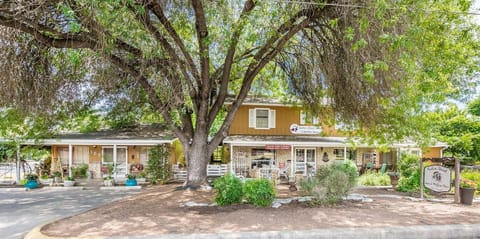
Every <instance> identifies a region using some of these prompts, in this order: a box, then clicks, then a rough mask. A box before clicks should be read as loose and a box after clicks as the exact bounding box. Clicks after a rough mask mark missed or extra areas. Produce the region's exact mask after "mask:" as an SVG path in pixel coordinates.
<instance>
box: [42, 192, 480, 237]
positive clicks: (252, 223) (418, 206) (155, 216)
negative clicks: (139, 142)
mask: <svg viewBox="0 0 480 239" xmlns="http://www.w3.org/2000/svg"><path fill="white" fill-rule="evenodd" d="M177 186H178V185H166V186H152V187H149V188H147V189H146V190H145V191H144V192H143V193H140V194H137V195H134V196H131V197H128V198H126V199H124V200H121V201H118V202H114V203H111V204H108V205H106V206H104V207H101V208H98V209H95V210H92V211H88V212H85V213H83V214H80V215H77V216H74V217H70V218H67V219H64V220H60V221H58V222H55V223H52V224H50V225H48V226H46V227H44V228H43V230H42V232H43V233H45V234H46V235H49V236H120V235H121V236H129V235H151V234H169V233H217V232H241V231H279V230H308V229H318V228H332V227H336V228H342V227H385V226H409V225H444V224H472V223H478V222H480V207H479V205H474V206H463V205H457V204H453V203H446V202H441V203H438V202H436V203H435V202H426V201H422V202H417V201H412V200H409V199H406V198H404V197H402V196H404V195H405V194H402V193H398V192H389V191H387V190H385V189H360V190H355V193H361V194H365V195H372V199H373V202H370V203H362V202H355V201H346V202H343V203H340V204H339V205H335V206H329V207H316V206H311V205H310V204H308V203H299V202H294V203H292V204H289V205H283V206H281V207H280V208H278V209H274V208H256V207H254V206H252V205H246V204H242V205H233V206H227V207H217V206H209V207H182V205H183V204H184V203H186V202H196V203H212V201H213V193H212V192H204V191H181V190H175V188H176V187H177ZM279 194H280V195H284V196H294V195H292V193H290V192H284V191H282V192H280V193H279ZM382 194H388V195H392V194H395V195H396V197H382ZM373 195H375V197H373Z"/></svg>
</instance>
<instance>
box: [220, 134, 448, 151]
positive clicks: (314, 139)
mask: <svg viewBox="0 0 480 239" xmlns="http://www.w3.org/2000/svg"><path fill="white" fill-rule="evenodd" d="M352 140H353V142H356V143H355V147H357V148H371V147H377V146H378V145H368V144H365V143H361V141H360V140H358V139H357V140H355V139H348V138H346V137H320V136H301V135H291V136H274V135H273V136H272V135H233V136H227V137H225V139H224V140H223V143H225V144H231V145H233V146H265V145H278V144H282V145H291V146H304V147H309V146H310V147H352ZM391 147H392V148H419V146H418V145H417V144H416V143H414V142H409V141H406V142H401V143H394V144H392V145H391ZM430 147H441V148H446V147H448V144H446V143H444V142H436V143H435V144H433V145H430Z"/></svg>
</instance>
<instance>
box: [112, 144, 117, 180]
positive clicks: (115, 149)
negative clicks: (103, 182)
mask: <svg viewBox="0 0 480 239" xmlns="http://www.w3.org/2000/svg"><path fill="white" fill-rule="evenodd" d="M113 178H117V145H116V144H114V145H113Z"/></svg>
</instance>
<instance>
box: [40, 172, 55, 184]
mask: <svg viewBox="0 0 480 239" xmlns="http://www.w3.org/2000/svg"><path fill="white" fill-rule="evenodd" d="M40 183H41V184H48V185H51V184H52V183H53V178H52V176H50V175H47V174H44V175H42V176H40Z"/></svg>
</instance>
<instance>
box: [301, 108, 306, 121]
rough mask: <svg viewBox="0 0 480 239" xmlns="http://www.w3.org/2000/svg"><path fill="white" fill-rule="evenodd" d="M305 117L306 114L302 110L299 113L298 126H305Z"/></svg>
mask: <svg viewBox="0 0 480 239" xmlns="http://www.w3.org/2000/svg"><path fill="white" fill-rule="evenodd" d="M305 117H307V114H305V112H304V111H303V110H301V111H300V124H305Z"/></svg>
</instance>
